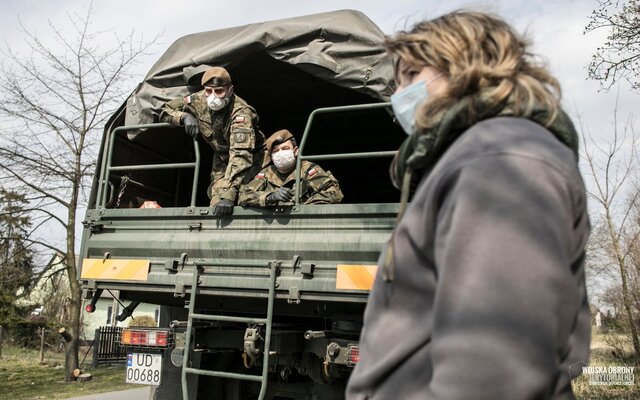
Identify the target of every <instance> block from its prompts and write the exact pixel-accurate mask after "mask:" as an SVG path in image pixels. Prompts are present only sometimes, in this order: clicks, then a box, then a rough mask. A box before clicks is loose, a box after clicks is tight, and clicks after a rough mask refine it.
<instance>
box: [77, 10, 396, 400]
mask: <svg viewBox="0 0 640 400" xmlns="http://www.w3.org/2000/svg"><path fill="white" fill-rule="evenodd" d="M383 40H384V35H383V34H382V32H381V31H380V29H379V28H378V27H377V26H375V24H373V23H372V22H371V21H370V20H369V19H368V18H367V17H366V16H364V15H363V14H361V13H359V12H357V11H348V10H347V11H336V12H331V13H323V14H316V15H310V16H304V17H297V18H289V19H284V20H277V21H269V22H264V23H260V24H253V25H246V26H241V27H236V28H229V29H224V30H219V31H210V32H203V33H198V34H193V35H189V36H186V37H184V38H181V39H178V40H177V41H176V42H175V43H174V44H173V45H172V46H170V48H169V49H168V50H167V51H166V52H165V54H164V55H162V56H161V57H160V59H159V60H158V61H157V62H156V64H155V65H154V66H153V67H152V69H151V71H149V73H148V74H147V76H146V77H145V79H144V80H143V82H142V83H141V84H140V85H139V86H138V87H137V88H136V90H135V91H134V92H133V93H132V94H131V95H130V96H129V98H128V99H127V100H126V102H125V103H124V104H123V105H122V106H121V107H120V109H119V110H118V111H117V112H116V113H115V114H114V115H113V116H112V118H111V119H110V120H109V121H108V123H107V125H106V127H105V129H104V136H103V140H102V146H101V150H100V155H99V159H98V163H97V170H96V174H95V179H94V182H93V186H92V191H91V196H90V199H89V206H88V210H87V214H86V218H85V220H84V231H83V237H82V244H81V259H82V266H81V268H80V272H79V277H78V279H80V280H81V282H82V286H83V289H84V292H85V298H86V299H87V301H88V303H89V304H88V306H87V311H91V306H92V305H95V302H94V301H93V299H96V298H97V296H99V294H100V293H101V292H102V291H103V290H117V291H118V293H119V298H120V301H122V302H123V303H126V304H128V306H127V308H126V309H125V313H130V312H132V311H133V310H134V309H135V306H136V304H138V303H139V302H145V303H152V304H158V305H161V306H162V313H161V318H160V324H159V327H157V328H131V329H125V330H124V331H123V333H122V337H121V345H123V346H125V347H126V348H127V350H128V351H129V352H130V355H129V364H130V366H129V367H128V368H127V374H128V375H131V376H127V380H128V381H132V382H137V383H147V384H151V385H154V387H155V390H154V398H155V399H176V398H183V399H201V398H202V399H204V398H207V399H255V398H259V399H264V398H278V399H280V398H281V399H339V398H342V397H343V392H344V386H345V383H346V380H347V379H348V376H349V374H350V371H351V370H352V368H353V367H354V365H355V364H357V361H358V337H359V334H360V330H361V329H362V314H363V311H364V307H365V304H366V301H367V296H368V291H369V289H370V287H371V285H372V282H373V279H374V277H375V274H376V264H377V259H378V256H379V254H380V251H381V249H382V248H383V247H384V245H385V243H386V241H387V240H388V238H389V235H390V233H391V231H392V229H393V227H394V224H395V217H396V214H397V211H398V208H399V207H398V203H397V201H398V198H399V192H398V191H397V190H396V189H395V188H393V186H392V184H391V182H390V180H389V178H388V169H389V164H390V161H391V158H392V156H393V155H394V153H395V150H396V149H397V148H398V147H399V145H400V143H401V141H402V140H403V139H404V137H405V136H404V134H403V133H402V130H401V129H400V128H399V127H398V126H397V125H396V124H395V123H394V121H393V118H392V116H393V114H392V112H391V110H390V105H389V103H388V99H389V96H390V95H391V93H392V91H393V66H392V62H391V60H390V59H388V58H387V57H386V55H385V53H384V50H383V48H382V47H381V45H380V43H381V42H382V41H383ZM214 65H219V66H224V67H225V68H226V69H227V70H228V71H229V73H230V75H231V77H232V79H233V82H234V88H235V93H236V94H238V95H239V96H241V97H242V98H243V99H245V100H246V101H247V102H248V103H249V104H250V105H252V106H253V107H254V108H255V109H256V110H257V112H258V114H259V117H260V129H261V131H262V132H264V134H265V136H267V137H268V136H269V135H270V134H271V133H273V132H275V131H277V130H279V129H288V130H289V131H291V132H292V133H293V134H294V136H295V137H296V140H297V142H298V144H299V156H298V165H297V168H298V169H299V168H300V163H301V161H302V160H309V161H313V162H314V163H317V164H319V165H320V166H321V167H322V168H323V169H325V170H328V171H331V172H332V173H333V175H334V176H335V177H336V178H337V180H338V181H339V183H340V187H341V189H342V192H343V193H344V199H343V201H342V203H341V204H331V205H304V204H301V203H300V201H299V198H298V197H296V198H295V199H294V201H293V203H292V204H291V205H288V206H278V207H266V208H249V207H239V206H236V207H234V211H233V214H232V215H231V216H224V217H220V216H214V215H212V212H211V211H212V209H211V208H210V207H209V199H208V198H207V187H208V186H209V183H210V182H209V179H210V178H209V173H210V172H211V164H212V159H213V150H212V149H211V148H210V147H209V146H208V145H206V143H204V141H203V140H202V139H201V138H198V139H192V138H191V137H190V136H188V135H186V134H185V133H184V129H183V128H182V127H175V126H171V125H169V124H163V123H159V122H158V121H159V120H158V116H159V112H160V108H161V107H162V105H163V104H164V103H165V102H166V101H169V100H171V99H173V98H176V97H183V96H187V95H188V94H190V93H193V92H195V91H198V90H200V89H201V88H200V87H199V81H200V79H199V78H200V76H201V75H202V73H203V72H204V71H205V69H206V68H207V67H209V66H214ZM298 175H299V174H298ZM149 204H152V205H153V207H152V208H148V205H149ZM133 312H134V311H133ZM123 316H124V317H126V316H127V315H126V314H125V315H123Z"/></svg>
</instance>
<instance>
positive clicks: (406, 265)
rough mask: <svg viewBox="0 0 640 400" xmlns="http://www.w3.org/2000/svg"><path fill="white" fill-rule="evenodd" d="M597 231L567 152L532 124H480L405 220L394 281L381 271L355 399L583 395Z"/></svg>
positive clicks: (441, 164) (444, 161) (428, 182)
mask: <svg viewBox="0 0 640 400" xmlns="http://www.w3.org/2000/svg"><path fill="white" fill-rule="evenodd" d="M589 230H590V225H589V219H588V215H587V205H586V198H585V189H584V185H583V182H582V178H581V176H580V173H579V171H578V167H577V165H576V160H575V156H574V154H573V153H572V152H571V150H570V149H569V148H567V147H566V146H564V145H563V144H562V143H561V142H560V141H559V140H558V139H556V138H555V137H554V136H553V135H552V134H551V133H550V132H549V131H548V130H546V129H545V128H543V127H542V126H540V125H538V124H536V123H534V122H531V121H529V120H525V119H520V118H509V117H501V118H493V119H489V120H486V121H483V122H480V123H477V124H476V125H474V126H473V127H472V128H470V129H469V130H467V131H466V132H465V133H464V134H462V135H461V136H460V137H459V138H458V139H457V140H456V142H454V143H453V144H452V145H451V147H450V148H449V149H448V150H447V151H446V153H445V154H444V155H443V156H442V158H441V159H440V160H439V161H438V162H437V164H436V165H435V167H434V168H433V170H432V171H431V172H430V173H429V174H428V175H427V176H426V177H425V178H424V179H423V180H422V181H421V182H420V184H419V186H418V188H417V190H416V193H415V195H414V197H413V199H412V200H411V203H410V204H409V207H408V208H407V211H406V213H405V215H404V217H403V218H402V220H401V221H400V223H399V225H398V226H397V228H396V232H395V235H394V237H393V238H392V239H391V240H393V241H394V254H395V278H394V280H393V281H392V282H384V281H383V279H382V276H381V270H382V268H381V267H379V268H378V274H377V277H376V280H375V284H374V288H373V290H372V292H371V295H370V298H369V302H368V304H367V308H366V311H365V316H364V329H363V331H362V336H361V342H360V362H359V364H358V365H357V366H356V368H355V370H354V371H353V374H352V375H351V378H350V380H349V383H348V386H347V391H346V395H347V399H351V400H363V399H372V400H373V399H380V400H382V399H402V400H411V399H447V400H456V399H460V400H468V399H491V400H502V399H508V400H512V399H572V398H574V396H573V394H572V392H571V385H570V378H571V377H572V376H573V377H575V376H576V375H578V374H579V373H580V371H581V366H583V365H586V364H587V362H588V354H589V341H590V323H589V307H588V302H587V294H586V288H585V276H584V266H583V261H584V256H585V250H584V249H585V245H586V242H587V238H588V235H589ZM380 260H381V261H380V264H379V265H381V262H382V260H384V252H383V254H382V255H381V258H380Z"/></svg>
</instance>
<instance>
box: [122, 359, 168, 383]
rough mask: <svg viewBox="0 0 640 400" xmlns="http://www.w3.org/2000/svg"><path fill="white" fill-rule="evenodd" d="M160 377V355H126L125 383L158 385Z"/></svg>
mask: <svg viewBox="0 0 640 400" xmlns="http://www.w3.org/2000/svg"><path fill="white" fill-rule="evenodd" d="M161 377H162V355H161V354H147V353H129V354H127V374H126V379H125V382H127V383H140V384H143V385H159V384H160V378H161Z"/></svg>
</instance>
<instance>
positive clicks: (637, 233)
mask: <svg viewBox="0 0 640 400" xmlns="http://www.w3.org/2000/svg"><path fill="white" fill-rule="evenodd" d="M582 138H583V143H584V152H583V157H584V159H585V161H586V163H587V169H588V174H589V175H591V178H592V183H593V185H592V187H591V188H590V189H588V190H587V193H588V195H589V197H590V198H591V199H593V200H594V201H595V202H596V204H597V205H598V206H599V208H600V218H597V219H595V220H594V222H596V223H595V224H594V238H595V240H593V241H592V242H591V249H590V250H592V251H593V252H594V253H595V256H594V255H592V257H595V260H593V261H595V263H596V264H599V268H600V270H601V271H605V272H609V273H610V277H612V278H614V281H615V282H616V284H619V285H620V288H621V290H620V292H621V293H620V294H621V304H622V312H623V314H624V316H625V319H626V320H627V322H628V324H629V330H630V335H631V340H632V342H633V349H634V352H635V354H636V357H638V358H640V341H639V340H638V328H637V326H636V318H637V314H638V309H637V308H636V307H635V296H636V294H635V293H633V288H634V287H635V278H634V277H635V274H633V268H634V260H633V259H634V254H635V250H636V249H637V247H638V245H639V240H640V224H638V221H637V219H636V218H635V213H636V211H637V210H638V209H639V207H640V190H638V188H637V186H636V185H634V183H633V182H632V180H633V179H634V177H635V176H636V175H635V174H636V167H637V166H638V153H637V150H636V147H637V145H638V143H637V140H638V137H637V134H636V132H635V131H634V129H633V121H632V120H631V118H630V119H629V120H627V121H626V122H625V123H624V124H623V126H622V129H621V127H620V126H619V122H618V118H617V106H616V111H615V112H614V122H613V134H612V137H611V139H610V142H609V143H607V144H605V145H598V144H597V143H596V142H595V141H594V140H593V138H592V137H589V138H588V139H589V141H587V134H586V133H585V129H584V127H583V128H582ZM588 143H591V144H588ZM598 250H599V251H598ZM590 264H591V265H593V264H594V262H591V263H590Z"/></svg>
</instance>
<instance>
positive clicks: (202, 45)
mask: <svg viewBox="0 0 640 400" xmlns="http://www.w3.org/2000/svg"><path fill="white" fill-rule="evenodd" d="M383 40H384V34H383V32H382V31H381V30H380V29H379V28H378V27H377V26H376V25H375V24H374V23H373V22H372V21H371V20H370V19H369V18H367V17H366V16H365V15H364V14H362V13H361V12H359V11H354V10H341V11H334V12H327V13H321V14H314V15H308V16H301V17H294V18H287V19H282V20H276V21H268V22H262V23H256V24H250V25H245V26H240V27H234V28H228V29H221V30H215V31H209V32H202V33H195V34H192V35H187V36H184V37H182V38H180V39H178V40H176V41H175V42H174V43H173V44H172V45H171V46H170V47H169V49H168V50H167V51H166V52H165V53H164V55H162V56H161V57H160V59H159V60H158V61H157V62H156V63H155V65H154V66H153V67H152V68H151V70H150V71H149V73H148V74H147V76H146V77H145V78H144V81H143V82H142V83H140V85H139V86H138V88H137V89H136V90H135V91H134V92H133V93H132V94H131V96H130V97H129V98H128V99H127V102H126V117H125V125H137V124H147V123H153V122H157V117H158V115H159V110H160V107H161V106H162V104H163V103H164V102H166V101H168V100H170V99H173V98H176V97H180V96H185V95H187V94H189V93H190V92H193V91H195V90H197V89H198V87H199V86H200V77H201V75H202V73H203V72H204V70H206V69H207V68H208V67H209V66H215V65H217V66H223V67H226V68H227V69H233V67H234V65H236V64H238V63H240V62H241V61H242V60H243V59H245V58H247V57H250V56H251V55H252V54H255V53H259V52H264V53H266V54H268V55H269V56H270V57H272V58H273V59H275V60H277V61H280V62H284V63H288V64H290V65H293V66H295V67H296V68H299V69H301V70H303V71H305V72H307V73H309V74H311V75H313V76H315V77H317V78H320V79H322V80H326V81H330V82H332V83H334V84H336V85H338V86H341V87H344V88H347V89H351V90H354V91H357V92H360V93H363V94H366V95H369V96H370V97H371V98H372V100H374V101H388V99H389V96H390V95H391V93H392V80H393V65H392V62H391V60H390V58H389V57H387V56H386V55H385V52H384V49H383V48H382V46H381V43H382V41H383ZM261 72H267V71H261V70H260V66H256V67H255V70H254V71H253V73H254V74H260V73H261ZM236 78H237V77H235V76H233V73H232V79H233V80H234V83H235V81H236Z"/></svg>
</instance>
